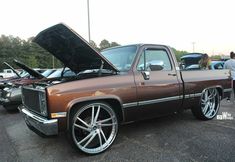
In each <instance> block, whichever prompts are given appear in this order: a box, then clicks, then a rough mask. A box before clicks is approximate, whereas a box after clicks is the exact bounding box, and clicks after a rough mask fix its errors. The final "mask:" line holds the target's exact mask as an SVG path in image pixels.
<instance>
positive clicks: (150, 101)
mask: <svg viewBox="0 0 235 162" xmlns="http://www.w3.org/2000/svg"><path fill="white" fill-rule="evenodd" d="M179 99H180V96H173V97H166V98H160V99H154V100H148V101H140V102H139V105H140V106H141V105H148V104H154V103H160V102H166V101H174V100H179Z"/></svg>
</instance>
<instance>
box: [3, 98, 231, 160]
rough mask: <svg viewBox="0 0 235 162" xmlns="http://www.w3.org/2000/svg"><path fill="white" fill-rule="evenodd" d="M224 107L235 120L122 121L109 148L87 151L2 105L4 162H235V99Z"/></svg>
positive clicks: (178, 116)
mask: <svg viewBox="0 0 235 162" xmlns="http://www.w3.org/2000/svg"><path fill="white" fill-rule="evenodd" d="M222 112H224V113H228V115H231V116H230V117H233V119H232V120H229V119H225V118H224V117H223V119H222V120H218V119H214V120H212V121H199V120H196V119H195V118H194V117H193V115H192V114H191V111H185V112H184V113H182V114H176V115H172V116H167V117H162V118H158V119H151V120H147V121H141V122H136V123H131V124H127V125H123V126H121V127H120V131H119V134H118V137H117V139H116V141H115V142H114V144H113V145H112V147H111V148H110V149H109V150H107V151H106V152H104V153H102V154H100V155H95V156H87V155H84V154H82V153H80V152H78V151H77V150H76V149H74V148H72V147H71V145H70V144H69V143H68V141H67V139H66V134H60V135H59V136H57V137H50V138H42V137H39V136H38V135H36V134H35V133H33V132H32V131H30V130H29V129H28V128H27V126H26V125H25V123H24V121H23V118H22V116H21V114H19V113H18V112H11V113H9V112H7V111H5V109H4V108H2V107H1V106H0V144H1V146H0V161H30V162H31V161H112V162H113V161H176V162H177V161H181V162H182V161H187V162H188V161H199V162H201V161H226V162H228V161H235V151H234V150H235V140H234V139H235V104H234V103H233V102H230V103H228V102H226V101H222V104H221V108H220V112H219V113H218V114H222ZM227 117H228V116H227Z"/></svg>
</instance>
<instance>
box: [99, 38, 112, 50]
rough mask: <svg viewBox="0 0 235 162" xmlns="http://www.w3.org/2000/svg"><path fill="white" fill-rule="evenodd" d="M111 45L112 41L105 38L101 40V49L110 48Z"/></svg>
mask: <svg viewBox="0 0 235 162" xmlns="http://www.w3.org/2000/svg"><path fill="white" fill-rule="evenodd" d="M109 47H110V43H109V41H107V40H106V39H104V40H102V41H101V42H100V50H103V49H105V48H109Z"/></svg>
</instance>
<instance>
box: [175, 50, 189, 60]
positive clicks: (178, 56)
mask: <svg viewBox="0 0 235 162" xmlns="http://www.w3.org/2000/svg"><path fill="white" fill-rule="evenodd" d="M171 49H172V50H173V52H174V53H175V56H176V59H177V61H178V62H180V58H181V57H182V56H183V55H185V54H187V53H188V52H187V51H178V50H176V49H175V48H171Z"/></svg>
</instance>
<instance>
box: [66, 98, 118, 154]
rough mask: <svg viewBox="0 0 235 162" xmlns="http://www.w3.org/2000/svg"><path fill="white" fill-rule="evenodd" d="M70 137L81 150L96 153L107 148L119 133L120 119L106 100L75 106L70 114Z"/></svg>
mask: <svg viewBox="0 0 235 162" xmlns="http://www.w3.org/2000/svg"><path fill="white" fill-rule="evenodd" d="M68 133H69V134H68V135H69V139H70V141H71V142H72V143H73V144H74V146H75V147H76V148H77V149H79V150H80V151H81V152H83V153H86V154H90V155H94V154H99V153H102V152H104V151H105V150H107V149H108V148H109V147H110V146H111V145H112V143H113V142H114V140H115V138H116V136H117V133H118V119H117V115H116V113H115V111H114V110H113V109H112V107H111V106H110V105H109V104H107V103H105V102H93V103H88V104H85V105H82V106H80V107H77V108H75V110H73V112H72V114H71V115H70V123H69V132H68Z"/></svg>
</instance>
